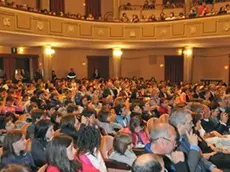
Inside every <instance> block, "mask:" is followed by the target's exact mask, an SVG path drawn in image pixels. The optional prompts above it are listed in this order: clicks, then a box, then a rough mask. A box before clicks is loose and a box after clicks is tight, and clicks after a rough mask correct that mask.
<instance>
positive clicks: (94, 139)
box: [77, 126, 101, 155]
mask: <svg viewBox="0 0 230 172" xmlns="http://www.w3.org/2000/svg"><path fill="white" fill-rule="evenodd" d="M100 144H101V135H100V131H99V130H98V129H96V128H94V127H89V126H87V127H83V128H80V130H79V136H78V139H77V146H78V154H84V153H90V154H92V155H94V154H95V153H96V152H97V150H98V148H99V147H100Z"/></svg>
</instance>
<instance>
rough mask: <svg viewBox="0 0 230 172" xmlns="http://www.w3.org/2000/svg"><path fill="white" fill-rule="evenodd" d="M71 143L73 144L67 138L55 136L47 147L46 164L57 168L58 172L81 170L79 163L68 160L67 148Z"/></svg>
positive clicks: (69, 138)
mask: <svg viewBox="0 0 230 172" xmlns="http://www.w3.org/2000/svg"><path fill="white" fill-rule="evenodd" d="M71 143H73V139H72V138H71V137H69V136H66V135H59V136H55V137H54V138H53V139H52V141H51V142H50V143H49V144H48V146H47V153H46V154H47V162H48V164H49V165H52V166H55V167H57V168H58V169H59V170H60V172H76V171H79V170H81V169H82V166H81V163H80V162H78V161H77V160H73V161H70V160H69V159H68V156H67V148H68V147H69V146H70V144H71Z"/></svg>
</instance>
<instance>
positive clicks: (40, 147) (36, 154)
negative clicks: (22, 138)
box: [31, 138, 48, 167]
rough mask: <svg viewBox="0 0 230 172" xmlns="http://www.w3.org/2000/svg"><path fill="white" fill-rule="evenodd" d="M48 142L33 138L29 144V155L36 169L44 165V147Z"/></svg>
mask: <svg viewBox="0 0 230 172" xmlns="http://www.w3.org/2000/svg"><path fill="white" fill-rule="evenodd" d="M47 144H48V142H46V141H43V140H39V139H36V138H34V139H33V140H32V143H31V154H32V157H33V159H34V163H35V165H36V166H37V167H41V166H43V165H44V164H45V163H46V146H47Z"/></svg>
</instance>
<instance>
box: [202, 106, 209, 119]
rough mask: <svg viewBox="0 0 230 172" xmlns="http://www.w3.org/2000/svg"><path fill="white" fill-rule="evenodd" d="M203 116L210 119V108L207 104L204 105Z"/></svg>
mask: <svg viewBox="0 0 230 172" xmlns="http://www.w3.org/2000/svg"><path fill="white" fill-rule="evenodd" d="M203 115H204V116H203V118H204V119H208V118H210V116H211V113H210V109H209V107H208V106H207V105H203Z"/></svg>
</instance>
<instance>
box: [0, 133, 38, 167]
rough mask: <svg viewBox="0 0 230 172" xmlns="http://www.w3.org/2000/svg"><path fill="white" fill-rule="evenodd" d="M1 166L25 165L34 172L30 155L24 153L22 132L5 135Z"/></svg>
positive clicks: (24, 144) (24, 142)
mask: <svg viewBox="0 0 230 172" xmlns="http://www.w3.org/2000/svg"><path fill="white" fill-rule="evenodd" d="M2 164H3V165H7V164H22V165H27V166H29V167H31V168H32V169H33V171H36V167H35V164H34V160H33V157H32V155H31V154H30V153H29V152H26V139H25V136H24V135H23V134H22V131H20V130H11V131H8V133H7V134H6V136H5V139H4V142H3V155H2Z"/></svg>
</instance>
